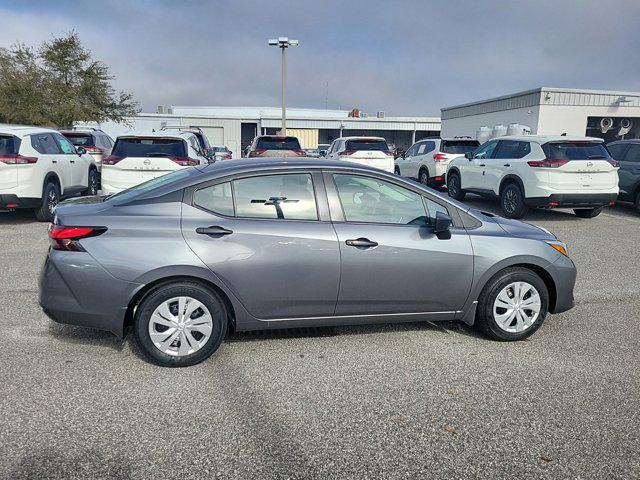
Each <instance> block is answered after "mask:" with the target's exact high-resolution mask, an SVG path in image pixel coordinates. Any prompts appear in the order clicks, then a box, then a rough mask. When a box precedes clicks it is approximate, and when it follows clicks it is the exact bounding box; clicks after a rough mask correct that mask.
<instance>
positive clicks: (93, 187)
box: [85, 168, 99, 196]
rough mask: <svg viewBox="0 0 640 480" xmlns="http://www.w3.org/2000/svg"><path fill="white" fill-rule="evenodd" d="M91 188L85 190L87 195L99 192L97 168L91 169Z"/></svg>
mask: <svg viewBox="0 0 640 480" xmlns="http://www.w3.org/2000/svg"><path fill="white" fill-rule="evenodd" d="M88 183H89V188H87V189H86V190H85V195H92V196H93V195H97V194H98V186H99V182H98V172H97V170H96V169H95V168H92V169H91V170H89V182H88Z"/></svg>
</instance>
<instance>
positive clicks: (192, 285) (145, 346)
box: [134, 281, 227, 367]
mask: <svg viewBox="0 0 640 480" xmlns="http://www.w3.org/2000/svg"><path fill="white" fill-rule="evenodd" d="M185 296H186V297H191V298H193V299H195V300H198V301H199V302H200V303H202V304H203V305H204V306H205V307H206V308H207V310H209V314H210V316H211V319H212V329H211V333H210V336H209V338H208V339H207V340H206V343H205V344H204V345H202V346H201V347H200V349H199V350H196V351H195V352H193V353H190V354H186V355H184V356H175V355H170V354H168V353H165V352H163V351H161V350H160V349H159V348H158V347H156V345H155V344H154V343H153V340H152V339H151V336H150V334H149V322H150V320H151V316H152V315H153V312H154V311H155V309H156V308H157V307H158V306H160V305H161V304H162V303H164V302H166V301H168V300H171V299H173V298H175V297H185ZM197 312H198V310H196V311H195V312H194V313H193V314H192V315H197ZM200 312H201V313H204V312H202V311H200ZM134 333H135V338H136V341H137V343H138V345H140V348H141V349H142V351H143V352H144V354H145V355H146V357H147V358H148V359H149V360H151V361H152V362H153V363H155V364H157V365H161V366H163V367H189V366H191V365H195V364H197V363H200V362H202V361H204V360H206V359H207V358H209V357H210V356H211V355H212V354H213V353H214V352H215V351H216V350H217V349H218V347H219V346H220V344H221V343H222V340H223V339H224V337H225V335H226V333H227V310H226V308H225V304H224V302H223V301H222V300H221V299H220V297H219V296H218V295H217V294H216V293H215V292H213V291H212V290H210V289H208V288H206V287H204V286H203V285H201V284H199V283H196V282H189V281H178V282H172V283H167V284H164V285H160V286H158V287H157V288H155V289H153V290H151V291H150V292H149V293H148V294H147V295H146V296H145V297H144V299H143V300H142V301H141V302H140V305H139V306H138V308H137V310H136V315H135V324H134ZM180 341H181V340H180ZM174 343H175V341H174Z"/></svg>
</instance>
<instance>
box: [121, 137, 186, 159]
mask: <svg viewBox="0 0 640 480" xmlns="http://www.w3.org/2000/svg"><path fill="white" fill-rule="evenodd" d="M111 155H113V156H115V157H187V146H186V144H185V143H184V141H183V140H182V139H179V138H160V137H158V138H155V137H154V138H145V137H135V138H134V137H131V138H118V139H117V140H116V144H115V145H114V147H113V151H112V152H111Z"/></svg>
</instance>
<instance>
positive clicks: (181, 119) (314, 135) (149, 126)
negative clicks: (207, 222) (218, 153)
mask: <svg viewBox="0 0 640 480" xmlns="http://www.w3.org/2000/svg"><path fill="white" fill-rule="evenodd" d="M281 123H282V122H281V110H280V109H279V108H271V107H264V108H261V107H184V106H170V107H162V106H161V107H158V109H157V113H141V114H139V115H137V116H135V117H129V118H127V119H126V122H125V123H113V122H105V123H103V124H100V125H99V126H100V128H101V129H102V130H104V131H105V132H106V133H107V134H109V135H111V137H113V138H116V137H117V136H118V135H123V134H126V133H131V132H133V131H135V132H150V131H153V130H156V131H157V130H160V129H161V128H163V127H171V126H190V127H199V128H201V129H202V130H203V132H204V133H205V134H206V135H207V138H208V139H209V142H210V143H211V145H220V146H222V145H225V146H227V147H229V148H230V149H231V151H232V152H233V153H234V156H239V153H240V151H241V149H243V148H245V147H246V146H247V145H248V144H249V143H250V142H251V141H252V140H253V138H254V137H255V136H256V135H259V134H276V133H277V132H278V130H279V129H280V127H281ZM94 126H95V125H94ZM287 134H288V135H293V136H296V137H298V138H299V140H300V144H301V146H302V148H315V147H317V146H318V144H328V143H331V142H332V141H333V140H334V139H336V138H338V137H341V136H351V135H371V136H378V137H384V138H385V139H386V140H387V142H388V143H389V144H390V145H395V146H397V147H402V148H405V149H406V148H408V147H409V146H411V144H412V143H413V142H415V141H416V140H419V139H421V138H425V137H437V136H439V135H440V119H439V118H438V117H396V116H387V115H385V113H384V112H377V113H376V114H375V115H371V116H369V115H366V114H363V113H360V112H358V111H357V110H355V109H354V110H351V111H349V110H323V109H307V108H288V109H287Z"/></svg>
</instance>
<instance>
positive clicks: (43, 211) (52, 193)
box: [35, 181, 60, 222]
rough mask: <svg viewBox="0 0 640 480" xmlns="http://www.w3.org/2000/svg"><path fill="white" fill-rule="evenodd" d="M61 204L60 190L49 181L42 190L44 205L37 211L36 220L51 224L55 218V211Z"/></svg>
mask: <svg viewBox="0 0 640 480" xmlns="http://www.w3.org/2000/svg"><path fill="white" fill-rule="evenodd" d="M59 202H60V188H59V187H58V185H57V184H55V183H53V182H51V181H49V182H47V183H46V184H45V185H44V188H43V189H42V203H41V205H40V207H38V208H36V209H35V213H36V219H37V220H38V221H39V222H51V221H53V217H54V209H55V207H56V205H58V203H59Z"/></svg>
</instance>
